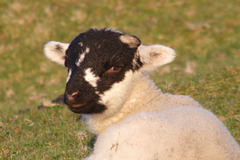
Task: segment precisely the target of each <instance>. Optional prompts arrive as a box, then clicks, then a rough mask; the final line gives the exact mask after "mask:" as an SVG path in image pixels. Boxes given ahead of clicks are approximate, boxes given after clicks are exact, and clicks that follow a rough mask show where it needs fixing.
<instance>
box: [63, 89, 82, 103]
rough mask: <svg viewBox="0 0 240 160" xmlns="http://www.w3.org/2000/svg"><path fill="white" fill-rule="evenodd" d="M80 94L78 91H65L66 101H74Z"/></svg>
mask: <svg viewBox="0 0 240 160" xmlns="http://www.w3.org/2000/svg"><path fill="white" fill-rule="evenodd" d="M79 95H80V92H79V91H76V92H73V93H71V94H68V93H65V96H66V100H67V102H70V103H74V102H75V101H76V98H77V97H78V96H79Z"/></svg>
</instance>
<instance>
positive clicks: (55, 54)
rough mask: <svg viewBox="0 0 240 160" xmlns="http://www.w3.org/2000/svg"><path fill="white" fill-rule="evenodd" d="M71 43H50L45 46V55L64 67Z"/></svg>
mask: <svg viewBox="0 0 240 160" xmlns="http://www.w3.org/2000/svg"><path fill="white" fill-rule="evenodd" d="M68 46H69V43H61V42H55V41H50V42H48V43H47V44H45V45H44V54H45V56H46V57H47V58H48V59H50V60H51V61H53V62H55V63H58V64H60V65H63V66H64V63H65V54H66V50H67V49H68Z"/></svg>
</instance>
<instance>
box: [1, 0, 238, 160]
mask: <svg viewBox="0 0 240 160" xmlns="http://www.w3.org/2000/svg"><path fill="white" fill-rule="evenodd" d="M239 19H240V10H239V4H238V2H237V1H235V0H218V1H217V0H212V1H205V0H199V1H196V0H189V1H184V0H169V1H167V0H151V1H149V0H128V1H119V0H99V1H93V0H71V1H67V0H42V1H32V0H1V2H0V159H79V158H81V157H85V156H86V155H88V154H89V153H90V152H91V150H92V147H93V141H94V137H95V136H94V135H93V134H92V133H90V132H88V131H87V130H86V126H85V125H84V124H82V123H81V122H80V121H78V119H77V118H78V116H79V115H76V114H74V113H72V112H70V111H69V110H68V109H67V107H66V106H64V105H57V106H51V105H49V104H48V102H49V101H51V100H52V99H54V98H56V97H57V96H58V95H60V94H62V93H63V92H64V87H65V78H66V70H65V68H63V67H60V66H58V65H57V64H54V63H52V62H50V61H48V60H47V59H46V58H45V57H44V55H43V45H44V44H45V43H46V42H47V41H50V40H57V41H62V42H70V41H71V40H72V39H73V38H74V37H75V36H76V35H77V34H79V33H80V32H84V31H86V30H88V29H89V28H91V27H96V28H103V27H107V28H114V29H118V30H122V31H124V32H126V33H129V34H134V35H136V36H138V37H139V38H140V39H141V40H142V43H143V44H156V43H158V44H164V45H167V46H170V47H172V48H174V49H175V50H176V52H177V53H178V57H177V58H176V60H175V61H174V62H173V63H172V64H169V65H166V66H164V67H162V68H160V69H159V70H157V71H156V72H154V73H152V75H151V77H152V79H154V81H155V82H156V83H157V85H158V87H160V88H161V89H162V90H163V91H164V92H170V93H173V94H185V95H190V96H192V97H193V98H194V99H196V100H197V101H199V102H200V103H201V104H202V105H203V106H204V107H205V108H207V109H209V110H211V111H212V112H214V113H215V114H216V115H217V116H218V117H219V118H220V119H221V120H222V121H223V122H224V124H226V126H227V127H228V128H229V130H230V131H231V133H232V135H233V136H234V138H235V139H236V140H237V141H238V143H240V65H239V64H240V47H239V45H240V43H239V42H240V21H239ZM41 105H45V107H39V106H41Z"/></svg>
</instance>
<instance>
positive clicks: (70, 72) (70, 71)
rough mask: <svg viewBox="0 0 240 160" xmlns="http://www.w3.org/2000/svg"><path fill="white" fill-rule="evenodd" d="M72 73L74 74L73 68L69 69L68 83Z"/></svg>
mask: <svg viewBox="0 0 240 160" xmlns="http://www.w3.org/2000/svg"><path fill="white" fill-rule="evenodd" d="M71 75H72V69H69V71H68V75H67V79H66V83H68V81H69V79H70V77H71Z"/></svg>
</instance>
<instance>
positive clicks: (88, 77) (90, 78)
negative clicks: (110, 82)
mask: <svg viewBox="0 0 240 160" xmlns="http://www.w3.org/2000/svg"><path fill="white" fill-rule="evenodd" d="M84 73H85V74H84V79H85V81H87V82H88V83H89V84H90V85H91V86H93V87H94V88H95V87H97V81H98V80H99V79H100V78H99V77H98V76H96V75H95V74H94V73H93V72H92V69H91V68H88V69H86V70H85V72H84Z"/></svg>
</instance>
